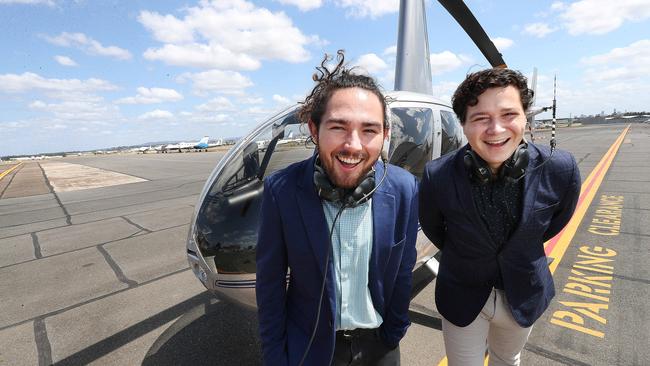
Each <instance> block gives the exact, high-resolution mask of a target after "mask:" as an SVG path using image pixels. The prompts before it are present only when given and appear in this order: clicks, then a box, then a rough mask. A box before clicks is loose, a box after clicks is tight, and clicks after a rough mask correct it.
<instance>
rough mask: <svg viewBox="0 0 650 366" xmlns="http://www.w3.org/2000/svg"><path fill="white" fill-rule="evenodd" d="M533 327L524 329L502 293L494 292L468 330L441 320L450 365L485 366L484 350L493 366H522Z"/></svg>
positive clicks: (494, 290)
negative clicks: (520, 360) (525, 348)
mask: <svg viewBox="0 0 650 366" xmlns="http://www.w3.org/2000/svg"><path fill="white" fill-rule="evenodd" d="M532 329H533V327H532V326H531V327H528V328H522V327H521V326H520V325H519V324H517V322H516V321H515V319H514V318H513V317H512V313H511V312H510V308H509V306H508V302H507V300H506V297H505V294H504V293H503V291H502V290H497V289H493V290H492V293H491V294H490V297H489V298H488V299H487V301H486V302H485V306H483V310H481V313H480V314H479V315H478V316H477V317H476V319H475V320H474V321H473V322H472V323H470V324H469V325H468V326H466V327H457V326H455V325H454V324H452V323H451V322H449V321H448V320H447V319H445V318H444V317H443V319H442V334H443V338H444V340H445V350H446V352H447V360H448V364H449V366H483V364H484V358H485V350H486V349H487V350H488V351H489V353H490V361H489V364H488V365H490V366H496V365H519V359H520V356H521V350H522V349H523V348H524V345H525V344H526V341H527V340H528V335H530V331H531V330H532Z"/></svg>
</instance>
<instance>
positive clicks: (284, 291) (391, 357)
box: [256, 51, 418, 366]
mask: <svg viewBox="0 0 650 366" xmlns="http://www.w3.org/2000/svg"><path fill="white" fill-rule="evenodd" d="M328 60H329V58H328V57H327V56H326V57H325V59H324V60H323V62H322V63H321V66H320V67H318V68H317V70H318V73H317V74H316V75H315V76H314V81H316V86H315V87H314V89H313V90H312V92H311V94H310V95H309V96H308V97H307V98H306V100H305V102H304V104H303V106H302V108H301V109H300V110H299V116H300V117H301V119H302V121H303V122H304V123H307V124H308V126H309V130H310V132H311V138H312V139H313V141H314V143H315V144H316V146H317V149H316V153H315V154H314V156H312V157H311V158H309V159H307V160H304V161H301V162H299V163H296V164H293V165H290V166H289V167H287V168H285V169H283V170H280V171H278V172H276V173H274V174H273V175H271V176H270V177H268V178H267V179H265V181H264V197H263V201H262V208H261V225H260V229H259V233H258V238H259V239H258V243H257V262H256V263H257V283H256V295H257V308H258V315H259V329H260V338H261V341H262V351H263V358H264V364H265V365H272V366H276V365H302V364H304V365H323V366H329V365H352V364H353V365H399V364H400V352H399V342H400V340H401V339H402V337H403V336H404V334H405V332H406V329H407V328H408V326H409V324H410V322H409V319H408V307H409V302H410V293H411V274H412V270H413V266H414V264H415V259H416V249H415V241H416V236H417V226H418V225H417V215H418V214H417V212H418V211H417V204H418V199H417V193H418V190H417V182H416V179H415V177H414V176H413V175H411V174H410V173H408V172H407V171H405V170H403V169H401V168H398V167H396V166H393V165H390V164H388V163H386V162H385V161H381V160H383V159H380V156H381V151H382V149H383V143H384V140H385V139H386V138H387V137H388V120H387V118H386V113H387V112H386V101H385V99H384V96H383V94H382V93H381V91H380V90H379V87H378V86H377V84H376V83H375V81H374V80H373V79H372V78H370V77H368V76H364V75H358V74H355V73H353V72H351V70H349V69H347V68H346V67H345V66H344V64H343V61H344V57H343V52H342V51H339V54H338V58H337V61H338V62H337V65H336V66H335V67H334V69H333V70H332V71H330V70H329V69H328V68H327V67H326V65H325V64H326V63H327V61H328ZM287 273H288V274H289V283H288V285H287V281H286V278H287Z"/></svg>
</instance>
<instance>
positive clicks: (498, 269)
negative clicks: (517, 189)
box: [419, 144, 580, 327]
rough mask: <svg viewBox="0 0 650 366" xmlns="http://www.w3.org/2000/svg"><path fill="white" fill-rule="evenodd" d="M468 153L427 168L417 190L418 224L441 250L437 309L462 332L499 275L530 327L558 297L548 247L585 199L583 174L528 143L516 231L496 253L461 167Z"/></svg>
mask: <svg viewBox="0 0 650 366" xmlns="http://www.w3.org/2000/svg"><path fill="white" fill-rule="evenodd" d="M467 148H468V146H467V145H466V146H465V147H462V148H460V149H458V150H457V151H456V152H454V153H451V154H449V155H445V156H443V157H441V158H439V159H436V160H434V161H431V162H429V163H428V164H427V165H426V167H425V171H424V175H423V178H422V182H421V184H420V198H419V199H420V225H421V226H422V230H423V231H424V233H425V235H426V236H427V237H428V238H429V240H431V241H432V242H433V243H434V244H435V245H436V246H437V247H438V248H439V249H441V250H442V257H441V260H440V268H439V273H438V278H437V280H436V292H435V293H436V295H435V296H436V306H437V307H438V311H439V312H440V314H442V316H444V317H445V319H447V320H449V321H450V322H452V323H453V324H455V325H457V326H460V327H464V326H467V325H469V324H470V323H471V322H472V321H474V319H476V317H477V316H478V314H479V313H480V311H481V309H482V308H483V305H485V302H486V301H487V298H488V296H489V295H490V292H491V290H492V287H493V286H494V284H495V282H496V280H497V276H499V273H501V277H502V279H503V285H504V290H505V294H506V298H507V300H508V303H509V304H510V310H511V311H512V315H513V317H514V319H515V320H516V321H517V323H518V324H519V325H521V326H522V327H529V326H531V325H532V324H533V323H534V322H535V321H536V320H537V319H538V318H539V317H540V316H541V315H542V313H543V312H544V310H546V308H547V307H548V304H549V302H550V301H551V299H552V298H553V296H555V289H554V285H553V277H552V276H551V273H550V271H549V269H548V264H547V261H546V255H545V253H544V246H543V244H544V242H545V241H546V240H548V239H550V238H552V237H553V236H555V235H556V234H557V233H559V232H560V231H561V230H562V228H564V226H565V225H566V224H567V223H568V222H569V220H570V219H571V216H572V215H573V211H574V210H575V207H576V204H577V202H578V197H579V195H580V172H579V170H578V166H577V164H576V162H575V160H574V158H573V156H572V155H571V154H569V153H568V152H565V151H561V150H556V151H555V153H554V154H553V156H552V158H551V159H550V160H548V161H547V162H546V163H545V164H544V165H542V166H541V167H539V168H537V169H535V167H538V166H539V165H540V164H542V162H544V161H546V160H547V158H548V156H549V154H550V149H549V148H547V147H541V146H536V145H533V144H528V151H529V154H530V161H529V165H528V170H527V173H526V175H525V177H524V178H523V179H524V188H523V189H524V192H523V195H522V199H523V202H522V214H521V219H520V221H519V224H518V226H517V227H516V228H515V229H514V231H513V233H512V234H511V236H510V238H509V239H508V240H507V241H506V243H504V244H503V246H502V247H501V248H500V249H499V248H498V246H497V244H496V243H495V242H494V241H493V240H492V239H491V237H490V235H489V234H488V231H487V228H486V227H485V224H484V222H483V221H482V219H481V218H480V216H479V214H478V211H477V209H476V206H475V205H474V201H473V199H472V192H471V186H470V178H469V176H468V172H467V169H466V168H465V166H464V164H463V156H464V154H465V151H466V150H467Z"/></svg>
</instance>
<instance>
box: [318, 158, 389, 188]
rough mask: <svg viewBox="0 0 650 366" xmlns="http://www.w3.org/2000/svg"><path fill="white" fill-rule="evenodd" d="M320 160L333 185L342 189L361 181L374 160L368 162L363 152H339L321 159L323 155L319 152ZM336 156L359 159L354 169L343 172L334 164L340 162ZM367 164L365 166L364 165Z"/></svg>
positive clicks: (353, 186) (356, 184) (352, 186)
mask: <svg viewBox="0 0 650 366" xmlns="http://www.w3.org/2000/svg"><path fill="white" fill-rule="evenodd" d="M319 155H320V161H321V164H322V166H323V168H324V169H325V172H326V173H327V176H328V178H329V180H330V181H331V182H332V184H333V185H335V186H336V187H339V188H344V189H353V188H355V187H357V186H358V185H359V183H361V181H362V180H363V178H365V176H366V175H367V174H368V172H369V171H370V170H371V169H372V167H373V165H374V163H375V161H376V159H375V161H373V162H372V164H368V162H369V161H370V159H369V157H368V155H367V154H364V153H359V154H345V153H339V154H337V155H335V156H332V155H329V156H328V157H327V159H323V155H321V154H320V152H319ZM338 157H341V158H360V159H361V161H360V162H359V163H358V165H360V166H357V167H355V168H356V169H355V171H354V172H352V173H350V174H345V173H344V172H342V171H341V169H336V167H335V165H336V164H341V162H340V161H337V160H338V159H337V158H338ZM366 164H367V166H366Z"/></svg>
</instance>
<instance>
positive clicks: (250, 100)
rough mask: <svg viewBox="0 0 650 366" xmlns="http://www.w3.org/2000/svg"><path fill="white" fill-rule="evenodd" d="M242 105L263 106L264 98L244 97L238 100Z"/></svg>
mask: <svg viewBox="0 0 650 366" xmlns="http://www.w3.org/2000/svg"><path fill="white" fill-rule="evenodd" d="M237 101H238V102H239V103H241V104H262V103H264V98H262V97H257V98H256V97H243V98H239V99H238V100H237Z"/></svg>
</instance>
